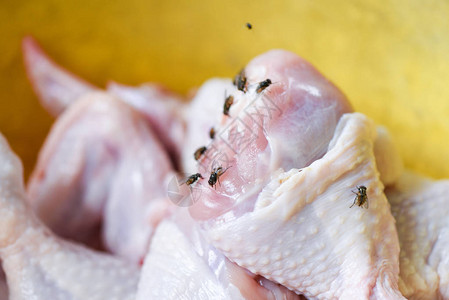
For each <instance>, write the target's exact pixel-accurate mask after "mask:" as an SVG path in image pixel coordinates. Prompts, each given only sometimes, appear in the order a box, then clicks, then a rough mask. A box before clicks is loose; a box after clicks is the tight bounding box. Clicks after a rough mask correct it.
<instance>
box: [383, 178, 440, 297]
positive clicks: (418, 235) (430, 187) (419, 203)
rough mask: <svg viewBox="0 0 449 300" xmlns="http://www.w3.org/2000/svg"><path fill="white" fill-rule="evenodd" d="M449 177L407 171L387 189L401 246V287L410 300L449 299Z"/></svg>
mask: <svg viewBox="0 0 449 300" xmlns="http://www.w3.org/2000/svg"><path fill="white" fill-rule="evenodd" d="M448 193H449V180H431V179H429V178H426V177H423V176H420V175H418V174H414V173H412V172H409V171H407V172H404V173H403V174H402V176H401V177H400V179H399V180H398V182H396V184H395V185H394V186H391V187H390V188H388V189H387V190H386V195H387V197H388V200H389V201H390V203H391V211H392V213H393V216H394V217H395V219H396V226H397V229H398V233H399V242H400V245H401V254H400V279H399V288H400V290H401V292H402V293H403V295H404V296H405V297H407V299H449V259H448V256H447V253H448V252H447V243H448V242H449V220H448V217H447V216H448V214H449V205H448V204H449V198H448Z"/></svg>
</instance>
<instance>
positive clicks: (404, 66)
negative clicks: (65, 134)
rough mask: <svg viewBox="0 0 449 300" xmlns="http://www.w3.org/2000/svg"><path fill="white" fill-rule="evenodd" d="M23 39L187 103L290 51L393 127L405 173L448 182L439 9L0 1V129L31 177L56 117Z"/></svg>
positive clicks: (88, 72) (445, 12)
mask: <svg viewBox="0 0 449 300" xmlns="http://www.w3.org/2000/svg"><path fill="white" fill-rule="evenodd" d="M246 22H251V23H252V24H253V30H252V31H249V30H247V29H246V28H245V23H246ZM25 34H31V35H33V36H35V37H36V39H37V40H38V41H39V42H40V43H41V45H42V46H43V48H44V49H45V50H46V52H48V53H49V54H50V55H51V56H52V57H53V58H54V59H55V60H56V61H57V62H58V63H60V64H61V65H63V66H65V67H67V68H68V69H69V70H72V71H73V72H75V73H76V74H79V75H80V76H82V77H84V78H86V79H87V80H89V81H91V82H93V83H95V84H98V85H101V86H103V85H104V84H105V82H106V81H107V80H108V79H114V80H117V81H119V82H123V83H128V84H138V83H141V82H145V81H157V82H162V83H164V84H165V85H167V86H168V87H170V88H172V89H174V90H176V91H178V92H181V93H184V94H185V93H187V91H188V90H189V88H190V87H193V86H198V85H200V84H201V83H202V82H203V81H204V80H206V79H207V78H209V77H212V76H227V77H230V76H233V75H234V74H235V73H236V72H237V71H239V70H240V68H241V67H242V66H244V65H245V64H246V62H248V61H249V60H250V59H251V58H252V57H253V56H255V55H257V54H260V53H262V52H264V51H266V50H268V49H271V48H285V49H288V50H291V51H294V52H296V53H298V54H299V55H301V56H303V57H305V58H306V59H307V60H309V61H311V62H312V63H313V64H314V65H315V66H316V67H317V68H318V69H319V70H321V71H322V72H323V73H324V74H325V75H326V76H327V77H328V78H330V79H331V80H332V81H333V82H335V83H336V84H337V85H338V86H339V87H340V88H341V89H342V90H343V91H344V92H345V93H346V94H347V96H348V97H349V99H350V100H351V102H352V103H353V105H354V107H355V108H356V109H357V110H358V111H361V112H363V113H365V114H367V115H368V116H370V117H372V118H373V119H374V120H375V121H376V122H378V123H380V124H384V125H386V126H387V127H388V128H389V129H390V131H391V132H392V133H393V135H394V137H395V139H396V141H397V143H398V147H399V150H400V152H401V154H402V157H403V159H404V161H405V163H406V165H407V166H408V167H410V168H413V169H415V170H417V171H420V172H422V173H425V174H428V175H432V176H434V177H449V139H448V137H449V2H448V1H446V0H433V1H421V0H399V1H388V0H366V1H362V0H359V1H357V0H352V1H334V0H326V1H319V0H296V1H272V2H268V1H262V0H259V1H249V0H246V1H233V0H228V1H223V2H213V1H197V0H191V1H186V0H182V1H144V0H119V1H95V0H93V1H92V0H80V1H72V0H71V1H59V0H41V1H9V0H3V1H1V2H0V46H1V47H0V49H1V55H0V131H1V132H3V133H4V134H5V135H6V136H7V138H8V139H9V141H10V143H11V144H12V146H13V148H14V150H15V151H16V152H18V154H19V155H20V156H21V158H22V159H23V161H24V164H25V167H26V173H27V174H28V173H29V172H30V170H31V169H32V167H33V165H34V162H35V159H36V155H37V151H38V149H39V147H40V145H41V144H42V142H43V139H44V137H45V135H46V134H47V132H48V130H49V128H50V125H51V123H52V119H51V118H50V116H49V115H48V114H47V113H46V112H45V111H44V110H43V109H42V108H40V106H39V104H38V101H37V98H36V96H34V94H33V92H32V90H31V86H30V84H29V83H28V82H27V79H26V77H25V72H24V68H23V64H22V57H21V51H20V40H21V38H22V37H23V36H24V35H25Z"/></svg>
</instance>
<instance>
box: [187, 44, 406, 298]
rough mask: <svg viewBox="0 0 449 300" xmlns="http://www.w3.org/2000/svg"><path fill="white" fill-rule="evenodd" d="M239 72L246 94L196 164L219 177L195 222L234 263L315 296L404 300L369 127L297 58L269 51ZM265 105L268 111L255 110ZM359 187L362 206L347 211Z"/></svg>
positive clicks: (207, 189) (240, 95)
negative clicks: (363, 199)
mask: <svg viewBox="0 0 449 300" xmlns="http://www.w3.org/2000/svg"><path fill="white" fill-rule="evenodd" d="M245 71H246V77H247V80H248V82H249V86H248V91H247V92H246V93H242V92H240V91H239V92H237V91H234V93H233V94H234V97H235V99H234V103H235V104H234V106H232V107H231V109H230V116H231V117H230V118H227V117H224V118H222V119H221V120H219V121H220V124H219V125H220V126H219V127H220V130H221V131H222V133H221V138H220V139H216V140H215V141H214V142H213V143H212V145H211V146H210V150H209V152H206V155H205V156H204V158H203V159H202V161H201V164H200V165H199V170H200V172H201V173H203V174H205V175H206V177H207V178H209V174H214V171H215V172H216V170H217V168H219V167H222V168H223V170H226V172H224V173H222V175H221V176H220V177H219V179H220V183H218V182H215V184H216V186H214V187H210V186H207V184H201V185H199V187H202V188H203V193H202V194H203V197H202V198H200V199H199V201H198V202H197V203H196V204H195V205H193V206H192V207H191V209H190V212H191V214H192V216H193V217H194V218H195V219H197V220H198V221H199V222H200V223H201V225H202V228H203V230H204V233H205V234H206V236H207V237H208V239H209V240H210V241H211V243H212V244H213V245H214V246H215V247H217V248H218V249H219V250H221V251H222V252H223V253H224V254H225V256H227V257H228V258H229V259H230V260H231V261H233V262H236V263H237V264H238V265H240V266H242V267H244V268H247V269H248V270H250V271H251V272H253V273H256V274H260V275H262V276H265V277H267V278H268V279H271V280H273V281H275V282H278V283H280V284H283V285H285V286H286V287H288V288H289V289H292V290H294V291H296V292H298V293H304V294H305V295H306V296H307V297H309V298H311V299H333V298H341V299H376V298H377V299H403V297H402V296H401V294H400V292H399V290H398V287H397V281H398V273H399V265H398V255H399V242H398V237H397V233H396V229H395V227H394V219H393V217H392V215H391V213H390V210H389V204H388V202H387V200H386V198H385V195H384V194H383V185H382V183H381V182H380V180H379V177H378V171H377V169H376V165H375V158H374V150H373V144H374V140H375V139H376V130H375V127H374V124H373V123H372V122H370V121H369V120H367V119H366V118H365V117H364V116H363V115H360V114H346V115H344V116H343V117H342V115H343V114H344V113H348V112H350V111H351V109H350V106H349V104H348V103H347V101H346V99H345V97H344V96H343V95H342V94H341V93H340V92H339V91H338V90H337V89H336V88H335V87H334V86H333V85H332V84H331V83H330V82H328V81H327V80H326V79H324V78H323V77H322V76H321V75H320V74H319V73H318V72H317V71H316V70H315V69H314V68H313V67H311V66H310V65H309V64H308V63H307V62H305V61H303V60H302V59H300V58H299V57H297V56H296V55H294V54H291V53H289V52H285V51H270V52H268V53H266V54H264V55H261V56H259V57H257V58H255V59H254V60H253V61H252V62H251V63H250V64H249V65H248V66H247V68H246V70H245ZM266 79H270V80H271V82H272V85H271V86H269V87H268V88H266V89H265V90H264V91H258V89H259V87H260V82H262V81H264V80H266ZM231 93H232V92H231ZM258 99H260V100H258ZM258 101H259V102H258ZM268 102H269V104H266V103H268ZM267 105H270V106H271V107H272V108H273V109H272V112H273V114H271V115H268V114H261V113H258V112H259V111H261V109H260V107H257V106H267ZM258 108H259V110H256V109H258ZM275 113H277V114H275ZM221 128H222V129H221ZM236 135H238V136H239V139H235V138H234V137H235V136H236ZM245 141H247V142H246V144H245ZM249 141H250V142H249ZM211 170H212V172H211ZM215 175H217V174H215ZM210 179H211V177H210V178H209V181H210ZM212 183H214V180H212ZM360 185H364V186H366V187H367V191H368V198H369V199H370V203H369V209H368V210H365V209H362V208H360V207H355V209H354V208H352V209H350V208H349V206H350V205H351V204H352V203H353V200H354V194H353V193H352V192H351V191H352V190H353V189H356V187H357V186H360Z"/></svg>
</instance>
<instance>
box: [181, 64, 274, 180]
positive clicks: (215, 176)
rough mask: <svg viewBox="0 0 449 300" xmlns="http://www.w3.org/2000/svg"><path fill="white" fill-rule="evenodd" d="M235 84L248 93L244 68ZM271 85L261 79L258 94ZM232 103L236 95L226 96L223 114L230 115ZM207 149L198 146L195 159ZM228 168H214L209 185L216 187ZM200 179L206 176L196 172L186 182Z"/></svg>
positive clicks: (211, 131) (211, 134) (213, 135)
mask: <svg viewBox="0 0 449 300" xmlns="http://www.w3.org/2000/svg"><path fill="white" fill-rule="evenodd" d="M233 84H234V85H235V86H236V87H237V89H238V90H239V91H242V92H243V93H246V92H247V91H248V81H247V78H246V76H245V71H244V70H242V71H240V73H239V74H237V75H236V76H235V78H234V81H233ZM270 85H271V80H270V79H266V80H264V81H261V82H259V84H258V85H257V89H256V92H257V93H258V94H260V93H261V92H262V91H263V90H265V89H266V88H267V87H269V86H270ZM232 104H234V96H232V95H230V96H227V97H225V102H224V104H223V114H224V115H225V116H229V110H230V109H231V106H232ZM209 137H210V138H211V139H214V138H215V129H214V128H213V127H212V128H211V129H210V130H209ZM206 151H207V147H206V146H202V147H200V148H198V149H197V150H196V151H195V152H194V153H193V157H194V158H195V160H199V159H200V158H201V157H202V156H203V155H204V153H205V152H206ZM228 168H229V167H228ZM228 168H226V169H224V168H223V167H222V166H218V167H215V168H212V170H211V172H210V176H209V180H208V183H209V185H210V186H211V187H215V188H216V186H217V182H218V183H219V184H220V176H221V175H223V174H224V173H225V172H226V170H227V169H228ZM199 179H204V177H203V176H202V175H201V174H200V173H195V174H193V175H190V176H189V177H188V178H187V180H186V181H185V182H184V183H185V184H186V185H187V186H191V185H192V184H194V183H195V182H197V181H198V180H199Z"/></svg>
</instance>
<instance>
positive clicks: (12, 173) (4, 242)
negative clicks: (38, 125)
mask: <svg viewBox="0 0 449 300" xmlns="http://www.w3.org/2000/svg"><path fill="white" fill-rule="evenodd" d="M25 197H26V196H25V190H24V187H23V179H22V165H21V163H20V161H19V159H18V158H17V157H16V156H15V155H14V154H13V153H12V151H11V149H10V148H9V145H8V144H7V142H6V140H5V139H4V138H3V136H0V228H1V231H0V258H1V260H2V265H3V269H4V271H5V273H6V277H7V281H8V288H9V297H10V299H11V300H18V299H24V300H29V299H39V300H40V299H79V300H81V299H108V300H109V299H120V300H125V299H134V298H135V293H136V288H137V283H138V277H139V269H138V268H137V267H135V266H133V265H130V264H129V263H126V262H123V261H121V260H118V259H117V258H114V257H112V256H110V255H106V254H101V253H97V252H95V251H92V250H89V249H86V248H84V247H82V246H78V245H75V244H72V243H70V242H67V241H64V240H62V239H60V238H57V237H56V236H54V235H53V233H52V232H50V231H49V230H48V229H47V228H46V227H45V226H44V225H43V224H42V223H41V222H40V221H39V220H38V219H37V218H36V217H35V215H34V214H33V213H32V212H31V210H30V209H29V208H28V207H27V206H26V204H25Z"/></svg>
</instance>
